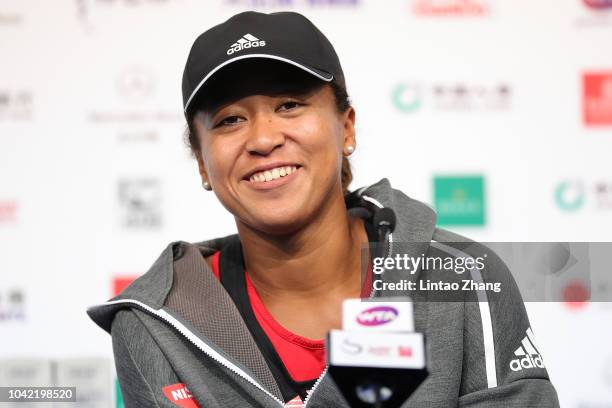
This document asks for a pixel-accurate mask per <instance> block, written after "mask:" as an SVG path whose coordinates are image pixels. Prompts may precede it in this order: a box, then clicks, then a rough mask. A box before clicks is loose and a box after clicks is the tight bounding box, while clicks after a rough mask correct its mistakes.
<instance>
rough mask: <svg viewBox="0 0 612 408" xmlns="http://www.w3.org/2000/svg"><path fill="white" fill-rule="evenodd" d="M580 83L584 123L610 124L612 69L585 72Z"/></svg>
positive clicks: (611, 111) (611, 120)
mask: <svg viewBox="0 0 612 408" xmlns="http://www.w3.org/2000/svg"><path fill="white" fill-rule="evenodd" d="M582 84H583V98H582V114H583V120H584V124H585V125H587V126H589V125H595V126H598V125H612V71H609V72H591V73H586V74H584V76H583V81H582Z"/></svg>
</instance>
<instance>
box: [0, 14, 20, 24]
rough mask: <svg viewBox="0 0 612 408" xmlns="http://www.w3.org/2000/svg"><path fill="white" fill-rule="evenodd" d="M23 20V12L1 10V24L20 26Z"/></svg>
mask: <svg viewBox="0 0 612 408" xmlns="http://www.w3.org/2000/svg"><path fill="white" fill-rule="evenodd" d="M22 22H23V15H22V14H20V13H11V12H6V11H0V26H18V25H20V24H21V23H22Z"/></svg>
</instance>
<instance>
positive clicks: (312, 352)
mask: <svg viewBox="0 0 612 408" xmlns="http://www.w3.org/2000/svg"><path fill="white" fill-rule="evenodd" d="M220 254H221V252H220V251H217V252H215V253H214V254H213V255H212V270H213V273H214V274H215V276H216V277H217V279H220V278H219V255H220ZM244 274H245V278H246V283H247V293H248V295H249V302H250V304H251V307H252V308H253V313H254V314H255V317H256V318H257V322H258V323H259V325H260V326H261V328H262V329H263V331H264V332H265V333H266V336H268V339H270V342H271V343H272V345H273V346H274V349H275V350H276V352H277V353H278V355H279V357H280V358H281V360H282V361H283V364H284V365H285V368H286V369H287V371H288V372H289V375H290V376H291V378H293V380H294V381H298V382H301V381H309V380H314V379H316V378H318V377H319V376H320V375H321V372H322V371H323V370H324V369H325V365H326V362H325V342H324V340H313V339H309V338H306V337H302V336H300V335H298V334H295V333H293V332H291V331H289V330H287V329H285V328H284V327H283V326H281V325H280V324H279V323H278V322H277V321H276V320H275V319H274V317H273V316H272V315H271V314H270V312H268V309H266V307H265V306H264V304H263V302H262V301H261V298H260V297H259V295H258V294H257V290H256V289H255V287H254V286H253V283H252V282H251V279H249V274H248V273H247V272H246V270H245V271H244Z"/></svg>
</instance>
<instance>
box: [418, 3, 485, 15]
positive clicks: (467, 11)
mask: <svg viewBox="0 0 612 408" xmlns="http://www.w3.org/2000/svg"><path fill="white" fill-rule="evenodd" d="M413 10H414V13H415V14H416V15H420V16H432V17H433V16H484V15H487V14H489V6H488V4H487V3H486V2H485V1H483V0H416V1H415V2H414V3H413Z"/></svg>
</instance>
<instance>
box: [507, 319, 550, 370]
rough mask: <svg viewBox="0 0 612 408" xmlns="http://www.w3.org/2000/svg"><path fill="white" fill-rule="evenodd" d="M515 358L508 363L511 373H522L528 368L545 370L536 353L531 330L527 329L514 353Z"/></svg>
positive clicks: (538, 353)
mask: <svg viewBox="0 0 612 408" xmlns="http://www.w3.org/2000/svg"><path fill="white" fill-rule="evenodd" d="M514 356H515V357H516V358H515V359H513V360H512V361H510V369H511V370H512V371H522V370H526V369H529V368H545V366H544V361H543V360H542V356H541V355H540V352H539V351H538V349H537V347H536V344H535V341H534V338H533V332H532V331H531V328H528V329H527V332H526V335H525V337H524V338H523V340H522V341H521V345H520V346H519V348H517V349H516V350H515V351H514Z"/></svg>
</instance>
